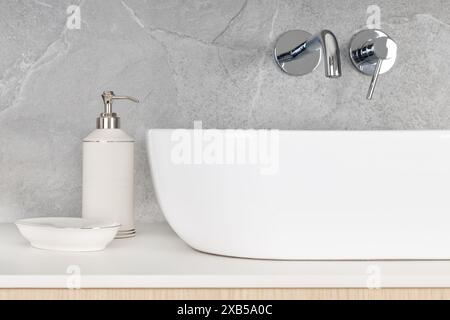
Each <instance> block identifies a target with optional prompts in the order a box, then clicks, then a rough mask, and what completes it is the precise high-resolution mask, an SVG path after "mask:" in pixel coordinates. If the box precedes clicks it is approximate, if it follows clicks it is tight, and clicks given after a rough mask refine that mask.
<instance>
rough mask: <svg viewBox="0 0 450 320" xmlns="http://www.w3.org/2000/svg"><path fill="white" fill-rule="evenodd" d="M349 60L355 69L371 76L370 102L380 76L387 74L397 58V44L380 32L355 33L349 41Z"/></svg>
mask: <svg viewBox="0 0 450 320" xmlns="http://www.w3.org/2000/svg"><path fill="white" fill-rule="evenodd" d="M349 54H350V60H351V61H352V63H353V65H354V66H355V68H356V69H357V70H358V71H359V72H361V73H364V74H366V75H369V76H372V81H370V85H369V90H368V91H367V99H368V100H371V99H372V96H373V92H374V90H375V86H376V84H377V81H378V76H379V75H380V74H383V73H386V72H388V71H389V70H390V69H391V68H392V66H393V65H394V64H395V60H396V58H397V44H396V43H395V41H394V40H392V39H391V37H389V36H388V35H387V34H386V33H384V32H383V31H381V30H376V29H369V30H363V31H360V32H358V33H356V34H355V35H354V36H353V38H352V39H351V41H350V52H349Z"/></svg>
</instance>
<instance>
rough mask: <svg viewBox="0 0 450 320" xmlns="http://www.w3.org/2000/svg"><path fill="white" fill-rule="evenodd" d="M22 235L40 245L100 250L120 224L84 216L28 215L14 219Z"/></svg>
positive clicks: (80, 249) (50, 247) (36, 246)
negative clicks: (44, 216) (40, 216)
mask: <svg viewBox="0 0 450 320" xmlns="http://www.w3.org/2000/svg"><path fill="white" fill-rule="evenodd" d="M16 226H17V228H19V231H20V233H21V234H22V236H24V237H25V239H27V240H28V241H29V242H30V244H31V245H32V246H33V247H35V248H39V249H46V250H58V251H99V250H103V249H104V248H105V247H106V246H107V245H108V244H109V243H110V242H111V241H112V240H113V239H114V237H115V236H116V234H117V231H118V230H119V227H120V224H119V223H115V222H109V221H101V220H92V219H83V218H64V217H58V218H50V217H47V218H31V219H21V220H18V221H17V222H16Z"/></svg>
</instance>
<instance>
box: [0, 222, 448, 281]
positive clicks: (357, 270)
mask: <svg viewBox="0 0 450 320" xmlns="http://www.w3.org/2000/svg"><path fill="white" fill-rule="evenodd" d="M137 230H138V233H137V236H136V237H135V238H133V239H122V240H114V241H113V242H112V243H111V245H110V246H108V247H107V248H106V250H104V251H102V252H90V253H65V252H53V251H45V250H39V249H34V248H32V247H31V246H29V244H28V242H27V241H26V240H25V239H23V238H22V237H21V236H20V234H19V232H18V231H17V229H16V227H15V226H14V225H13V224H0V287H1V288H65V287H68V286H75V287H78V286H80V287H82V288H213V287H217V288H252V287H253V288H258V287H259V288H270V287H277V288H337V287H346V288H356V287H362V288H365V287H368V286H369V287H450V261H269V260H251V259H238V258H229V257H222V256H215V255H209V254H205V253H201V252H198V251H195V250H193V249H191V248H190V247H189V246H187V245H186V244H185V243H184V242H183V241H182V240H180V239H179V238H178V237H177V236H176V235H175V233H174V232H173V231H172V230H171V229H170V227H169V226H168V225H167V224H164V223H156V224H141V225H139V226H138V228H137ZM78 275H80V276H78Z"/></svg>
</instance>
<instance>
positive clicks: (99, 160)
mask: <svg viewBox="0 0 450 320" xmlns="http://www.w3.org/2000/svg"><path fill="white" fill-rule="evenodd" d="M102 98H103V102H104V104H105V110H104V112H103V113H101V114H100V117H98V118H97V129H96V130H94V131H93V132H91V133H90V134H89V135H88V136H87V137H86V138H84V139H83V200H82V202H83V205H82V215H83V218H89V219H102V220H110V221H111V220H113V221H115V222H118V223H120V224H121V227H120V229H119V232H118V233H117V236H116V238H128V237H133V236H134V235H135V234H136V230H135V228H134V139H133V138H132V137H130V136H129V135H128V134H127V133H125V132H124V131H123V130H121V129H120V118H119V117H118V116H117V114H116V113H113V112H112V102H113V100H117V99H128V100H131V101H133V102H139V101H138V100H137V99H135V98H132V97H127V96H116V95H115V94H114V92H112V91H105V92H103V94H102Z"/></svg>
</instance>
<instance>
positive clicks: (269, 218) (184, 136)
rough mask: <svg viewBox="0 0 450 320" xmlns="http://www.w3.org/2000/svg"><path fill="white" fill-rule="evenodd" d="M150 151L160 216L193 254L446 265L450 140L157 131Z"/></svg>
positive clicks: (437, 136) (415, 135) (421, 135)
mask: <svg viewBox="0 0 450 320" xmlns="http://www.w3.org/2000/svg"><path fill="white" fill-rule="evenodd" d="M233 148H234V151H233ZM255 150H256V151H255ZM148 151H149V160H150V166H151V172H152V176H153V183H154V187H155V189H156V194H157V198H158V201H159V204H160V207H161V209H162V211H163V213H164V215H165V217H166V219H167V221H168V223H169V224H170V226H171V227H172V228H173V230H174V231H175V232H176V233H177V234H178V235H179V237H180V238H181V239H183V240H184V241H185V242H186V243H187V244H189V245H190V246H191V247H193V248H195V249H197V250H200V251H204V252H208V253H213V254H219V255H227V256H236V257H248V258H262V259H308V260H309V259H314V260H316V259H318V260H321V259H327V260H328V259H337V260H344V259H450V132H449V131H268V130H258V131H255V130H200V129H192V130H180V129H177V130H172V129H171V130H168V129H155V130H150V131H149V133H148ZM233 152H234V153H233ZM252 155H253V156H252ZM255 155H256V156H255ZM235 156H236V157H237V158H234V160H233V157H235Z"/></svg>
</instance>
